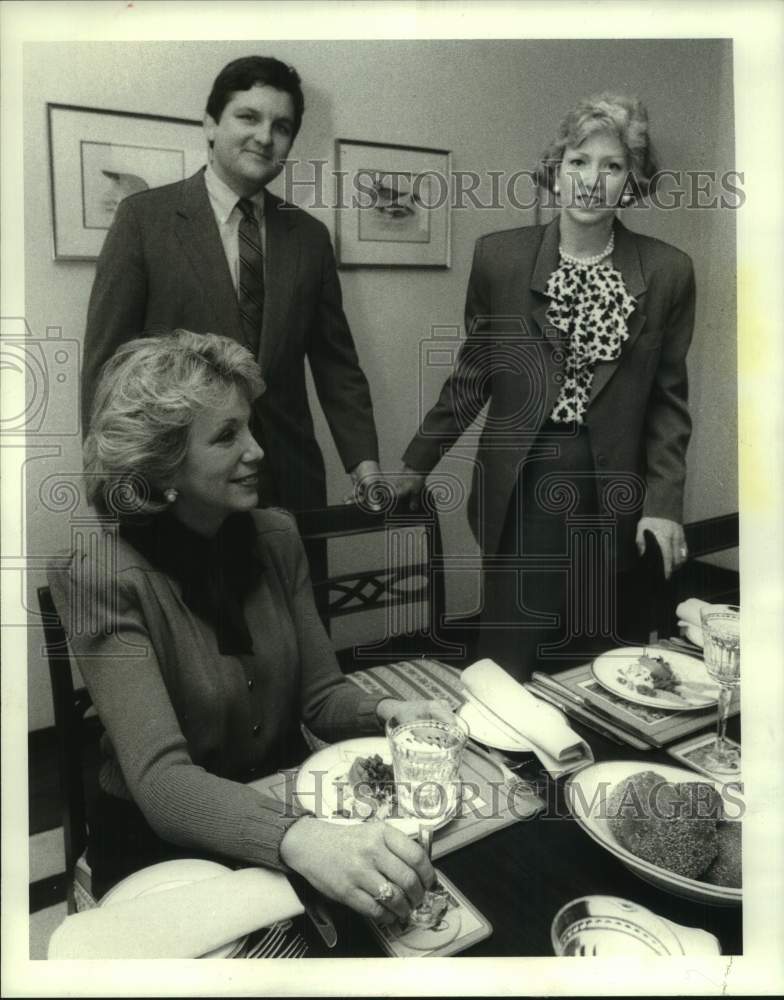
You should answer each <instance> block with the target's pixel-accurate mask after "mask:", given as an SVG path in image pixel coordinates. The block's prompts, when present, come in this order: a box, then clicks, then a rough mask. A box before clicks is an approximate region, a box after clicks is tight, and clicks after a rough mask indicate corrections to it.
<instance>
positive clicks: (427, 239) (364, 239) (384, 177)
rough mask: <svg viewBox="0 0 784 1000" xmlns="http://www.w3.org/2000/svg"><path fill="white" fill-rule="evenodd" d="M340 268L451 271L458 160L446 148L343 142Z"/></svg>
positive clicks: (339, 148) (339, 152) (338, 148)
mask: <svg viewBox="0 0 784 1000" xmlns="http://www.w3.org/2000/svg"><path fill="white" fill-rule="evenodd" d="M335 160H336V165H337V172H338V173H337V176H338V181H339V183H338V186H337V195H338V197H337V202H336V206H337V207H336V214H337V218H336V240H335V242H336V246H337V259H338V264H339V265H340V266H341V267H443V268H446V267H449V266H450V263H451V253H450V251H451V248H450V193H451V188H450V176H451V156H450V153H449V151H448V150H445V149H426V148H423V147H419V146H395V145H391V144H389V143H376V142H364V141H362V140H358V139H338V140H337V142H336V144H335Z"/></svg>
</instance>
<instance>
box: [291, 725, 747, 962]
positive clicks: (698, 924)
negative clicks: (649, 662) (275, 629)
mask: <svg viewBox="0 0 784 1000" xmlns="http://www.w3.org/2000/svg"><path fill="white" fill-rule="evenodd" d="M570 725H571V726H572V728H573V729H574V730H575V731H576V732H577V734H578V735H579V736H580V737H582V738H583V739H584V740H585V741H586V742H587V743H588V744H589V746H590V748H591V750H592V752H593V755H594V759H595V761H596V762H597V763H599V762H603V761H634V762H638V763H639V764H640V769H641V770H645V769H646V766H648V765H652V764H654V765H655V764H660V765H668V766H673V765H675V764H676V763H677V762H676V761H675V760H674V759H673V758H672V757H671V756H669V755H668V754H667V752H666V749H665V748H662V749H654V748H650V749H648V750H644V751H642V750H637V749H633V748H631V747H629V746H625V745H618V743H615V742H611V741H610V740H609V739H607V738H605V737H604V736H602V735H599V734H598V733H597V732H596V731H594V730H593V729H590V728H588V727H587V726H584V725H581V724H580V723H579V722H577V721H575V720H570ZM727 734H728V735H729V736H730V737H732V738H733V739H737V740H738V741H740V720H739V717H734V718H731V719H730V721H729V725H728V730H727ZM521 759H522V758H521ZM513 763H514V761H513ZM516 773H517V774H518V775H519V776H520V777H521V778H523V779H525V780H527V781H529V782H531V784H532V785H533V786H534V787H535V789H536V791H537V793H538V795H539V796H540V797H541V799H542V800H543V801H544V808H543V809H542V810H541V811H540V812H538V813H537V814H536V815H534V816H532V817H531V818H528V819H524V820H521V821H519V822H515V823H512V824H511V825H508V826H505V827H504V828H502V829H494V830H493V832H491V833H489V834H488V835H487V836H485V837H482V838H480V839H478V840H476V841H474V842H473V843H470V844H467V845H465V846H463V847H461V848H459V849H457V850H455V851H453V852H451V853H449V854H447V855H445V856H443V857H441V858H439V859H438V860H437V861H435V862H434V866H435V868H436V869H437V870H438V871H441V872H443V873H444V874H445V875H446V876H447V878H448V879H449V880H451V882H452V883H453V884H454V885H455V887H456V888H457V889H458V890H459V891H460V892H461V893H463V894H464V896H465V897H466V898H467V899H468V900H469V901H470V903H472V904H473V906H474V907H475V908H476V909H477V910H478V911H479V912H480V913H481V914H482V916H484V917H485V918H486V920H487V921H489V923H490V924H491V925H492V933H491V934H490V935H489V936H488V937H486V938H484V939H483V940H481V941H478V942H477V943H475V944H473V945H471V946H469V947H468V948H466V949H465V950H464V951H461V952H460V953H459V955H462V956H465V957H474V958H478V957H484V958H487V957H504V958H506V957H515V956H517V957H531V956H539V957H542V956H552V955H553V954H554V950H553V944H552V941H551V925H552V921H553V918H554V917H555V916H556V914H557V913H558V911H559V910H560V909H561V908H562V907H563V906H565V905H566V904H567V903H569V902H570V901H572V900H574V899H577V898H580V897H582V896H589V895H603V896H614V897H620V898H621V899H624V900H628V901H630V902H632V903H635V904H637V905H638V906H642V907H646V908H647V909H649V910H651V911H653V912H654V913H655V914H657V915H659V916H660V917H664V918H666V919H668V920H671V921H674V922H675V923H677V924H681V925H683V926H686V927H695V928H701V929H702V930H705V931H708V932H709V933H711V934H713V935H714V936H715V937H716V938H717V940H718V942H719V945H720V948H721V952H722V954H723V955H740V954H742V950H743V918H742V906H740V905H737V904H735V905H716V904H708V903H704V902H700V901H695V900H692V899H687V898H682V897H680V896H677V895H674V894H673V893H670V892H668V891H665V890H664V889H662V888H658V887H656V886H654V885H652V884H650V883H648V882H647V881H645V880H643V879H642V878H641V877H640V876H639V875H637V874H635V873H634V872H633V871H631V870H630V869H628V868H627V867H626V866H625V865H624V864H623V863H622V862H621V861H620V860H619V859H618V858H617V857H615V856H614V855H613V854H612V853H610V852H609V851H608V850H606V849H605V848H604V847H602V846H600V844H598V843H596V842H594V840H592V839H591V837H590V836H588V834H587V833H586V832H585V831H584V830H583V829H582V828H581V827H580V825H579V824H578V823H577V822H576V820H575V819H574V818H573V816H572V814H571V812H570V810H569V807H568V804H567V796H566V794H565V786H566V782H567V780H568V776H566V775H564V776H560V777H558V778H553V777H551V775H550V774H549V773H548V772H547V771H546V770H545V769H544V768H543V767H542V766H541V765H540V764H539V763H538V761H537V759H536V758H535V757H530V756H529V757H527V758H525V759H522V764H521V766H520V767H519V768H518V769H517V770H516ZM578 773H579V772H578ZM697 778H699V776H698V775H697V774H696V773H695V779H697ZM329 909H330V912H331V915H332V918H333V920H334V923H335V927H336V930H337V944H336V945H335V946H334V947H333V948H332V949H327V947H326V946H325V945H324V943H323V942H322V941H321V940H320V938H319V937H318V935H317V934H315V932H314V931H313V928H312V926H309V924H308V921H305V920H303V923H302V928H303V932H304V933H305V934H306V935H307V936H308V940H309V943H310V945H311V955H312V956H313V957H327V956H329V957H336V958H337V957H339V958H370V957H375V958H378V957H380V956H382V955H383V952H382V949H381V946H380V944H379V942H378V941H377V939H376V937H375V936H374V934H373V933H372V930H371V928H370V926H369V924H368V922H367V921H365V920H364V919H363V918H362V917H360V916H359V915H357V914H356V913H353V912H352V911H350V910H349V909H347V908H345V907H342V906H340V905H338V904H337V903H332V902H330V903H329ZM458 957H459V956H458Z"/></svg>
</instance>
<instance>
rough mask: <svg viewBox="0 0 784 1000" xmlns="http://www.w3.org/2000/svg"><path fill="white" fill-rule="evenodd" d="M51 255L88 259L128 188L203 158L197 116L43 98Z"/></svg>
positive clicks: (179, 172)
mask: <svg viewBox="0 0 784 1000" xmlns="http://www.w3.org/2000/svg"><path fill="white" fill-rule="evenodd" d="M46 109H47V115H48V126H49V171H50V182H51V191H52V238H53V248H54V259H55V260H95V259H96V258H97V257H98V254H99V253H100V251H101V246H102V245H103V241H104V238H105V237H106V232H107V230H108V228H109V226H110V225H111V222H112V219H113V218H114V213H115V212H116V210H117V206H118V205H119V204H120V202H121V201H122V200H123V198H125V197H127V196H128V195H130V194H134V193H136V192H137V191H146V190H147V189H148V188H154V187H160V185H162V184H170V183H172V182H173V181H181V180H184V179H185V178H186V177H188V176H190V175H191V174H192V173H194V172H195V171H196V170H198V168H199V167H200V166H202V165H203V164H204V163H205V161H206V143H205V139H204V133H203V131H202V127H201V122H200V121H191V120H189V119H187V118H165V117H163V116H160V115H147V114H136V113H135V112H132V111H103V110H101V109H100V108H82V107H76V106H74V105H70V104H47V106H46Z"/></svg>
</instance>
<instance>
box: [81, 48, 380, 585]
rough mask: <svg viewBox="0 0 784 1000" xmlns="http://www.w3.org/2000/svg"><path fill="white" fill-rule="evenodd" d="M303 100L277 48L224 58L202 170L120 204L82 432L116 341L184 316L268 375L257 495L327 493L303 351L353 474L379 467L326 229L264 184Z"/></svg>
mask: <svg viewBox="0 0 784 1000" xmlns="http://www.w3.org/2000/svg"><path fill="white" fill-rule="evenodd" d="M303 110H304V99H303V95H302V89H301V84H300V78H299V76H298V74H297V73H296V71H295V70H294V69H292V68H291V67H290V66H287V65H285V64H284V63H282V62H280V61H278V60H277V59H273V58H269V57H265V56H247V57H244V58H241V59H235V60H234V61H233V62H230V63H229V64H228V65H227V66H225V67H224V68H223V69H222V70H221V72H220V73H219V74H218V76H217V78H216V80H215V83H214V84H213V87H212V91H211V93H210V96H209V99H208V101H207V109H206V114H205V117H204V130H205V133H206V136H207V142H208V145H209V163H208V165H207V167H206V169H202V170H200V171H199V172H198V173H197V174H195V175H194V176H193V177H189V178H188V179H187V180H184V181H180V182H178V183H176V184H169V185H166V186H165V187H159V188H154V189H152V190H150V191H143V192H141V193H139V194H135V195H132V196H130V197H128V198H126V199H125V200H123V201H122V202H121V203H120V206H119V208H118V210H117V214H116V216H115V219H114V222H113V224H112V227H111V229H110V230H109V233H108V235H107V237H106V241H105V243H104V246H103V250H102V251H101V255H100V257H99V259H98V265H97V269H96V274H95V283H94V285H93V289H92V294H91V296H90V305H89V311H88V316H87V331H86V335H85V344H84V369H83V373H82V419H83V427H84V429H85V431H86V429H87V427H88V424H89V420H90V411H91V407H92V400H93V394H94V391H95V387H96V385H97V382H98V378H99V375H100V371H101V367H102V365H103V364H104V362H105V361H106V360H107V359H108V358H109V357H111V355H112V354H113V353H114V352H115V350H116V349H117V347H118V346H119V345H120V344H122V343H123V342H125V341H127V340H130V339H132V338H133V337H136V336H139V335H140V334H142V333H147V334H154V333H156V332H157V331H160V330H161V329H167V328H168V329H173V328H176V327H185V328H186V329H189V330H194V331H196V332H199V333H204V332H211V333H220V334H224V335H226V336H229V337H233V338H234V339H235V340H237V341H239V342H240V343H242V344H245V345H246V346H247V347H248V348H249V349H250V350H251V351H252V353H253V354H254V355H255V357H256V358H257V360H258V361H259V364H260V365H261V369H262V371H263V373H264V378H265V381H266V383H267V391H266V392H265V393H264V395H263V396H262V397H261V399H260V400H259V401H258V402H257V404H256V408H255V411H254V414H253V430H254V434H255V435H256V437H257V438H258V440H259V442H260V443H261V445H262V447H263V449H264V452H265V454H266V460H265V469H264V481H263V486H262V490H261V495H262V498H263V502H264V503H266V504H278V505H280V506H283V507H287V508H289V509H291V510H298V509H303V508H314V507H320V506H324V505H325V504H326V484H325V472H324V460H323V457H322V455H321V451H320V449H319V447H318V444H317V443H316V438H315V434H314V429H313V420H312V416H311V411H310V407H309V405H308V397H307V389H306V383H305V358H307V359H308V361H309V363H310V368H311V372H312V374H313V380H314V382H315V386H316V390H317V393H318V397H319V401H320V403H321V406H322V407H323V410H324V413H325V415H326V417H327V421H328V423H329V426H330V429H331V431H332V435H333V437H334V439H335V444H336V445H337V449H338V452H339V454H340V457H341V459H342V461H343V464H344V466H345V468H346V471H347V472H349V473H350V474H351V476H352V479H353V480H354V482H355V484H356V483H357V482H359V481H360V480H362V481H363V483H365V484H367V483H368V481H369V480H371V479H372V478H373V477H374V476H376V475H377V474H378V472H379V468H378V442H377V436H376V428H375V423H374V420H373V408H372V404H371V399H370V390H369V387H368V383H367V379H366V378H365V375H364V374H363V372H362V369H361V368H360V366H359V360H358V358H357V353H356V349H355V347H354V341H353V339H352V336H351V331H350V330H349V327H348V323H347V321H346V317H345V315H344V313H343V306H342V296H341V290H340V283H339V281H338V276H337V271H336V266H335V255H334V252H333V249H332V244H331V242H330V238H329V234H328V232H327V229H326V227H325V226H324V225H323V224H322V223H321V222H319V221H317V220H316V219H314V218H313V217H312V216H310V215H308V214H307V213H306V212H304V211H302V210H301V209H299V208H295V207H294V206H292V205H288V204H286V203H284V202H283V201H281V199H280V198H277V197H275V196H274V195H272V194H270V193H269V192H268V191H267V190H266V187H267V185H268V184H269V183H270V181H272V180H273V179H274V178H275V177H277V176H278V174H279V173H280V172H281V170H282V169H283V165H284V162H285V160H286V157H287V156H288V155H289V151H290V150H291V146H292V143H293V142H294V139H295V138H296V135H297V132H298V131H299V127H300V124H301V122H302V114H303ZM314 575H315V567H314Z"/></svg>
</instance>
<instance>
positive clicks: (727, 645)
mask: <svg viewBox="0 0 784 1000" xmlns="http://www.w3.org/2000/svg"><path fill="white" fill-rule="evenodd" d="M700 620H701V624H702V638H703V644H704V652H705V667H706V669H707V671H708V673H709V674H710V676H711V677H712V678H713V680H715V681H716V683H717V684H718V685H719V699H718V701H719V704H718V709H719V720H718V723H717V727H716V742H715V744H714V747H713V749H712V750H709V751H708V752H707V753H706V755H705V763H706V765H707V766H708V767H709V769H710V770H711V771H715V772H716V773H717V774H737V772H738V771H739V770H740V754H739V753H738V750H737V749H736V748H735V747H733V746H730V745H729V744H728V743H727V735H726V734H727V715H728V713H729V708H730V699H731V697H732V692H733V691H734V690H735V689H736V688H737V687H738V686H739V684H740V608H738V607H736V606H735V605H733V604H712V605H709V606H708V607H706V608H701V609H700Z"/></svg>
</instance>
